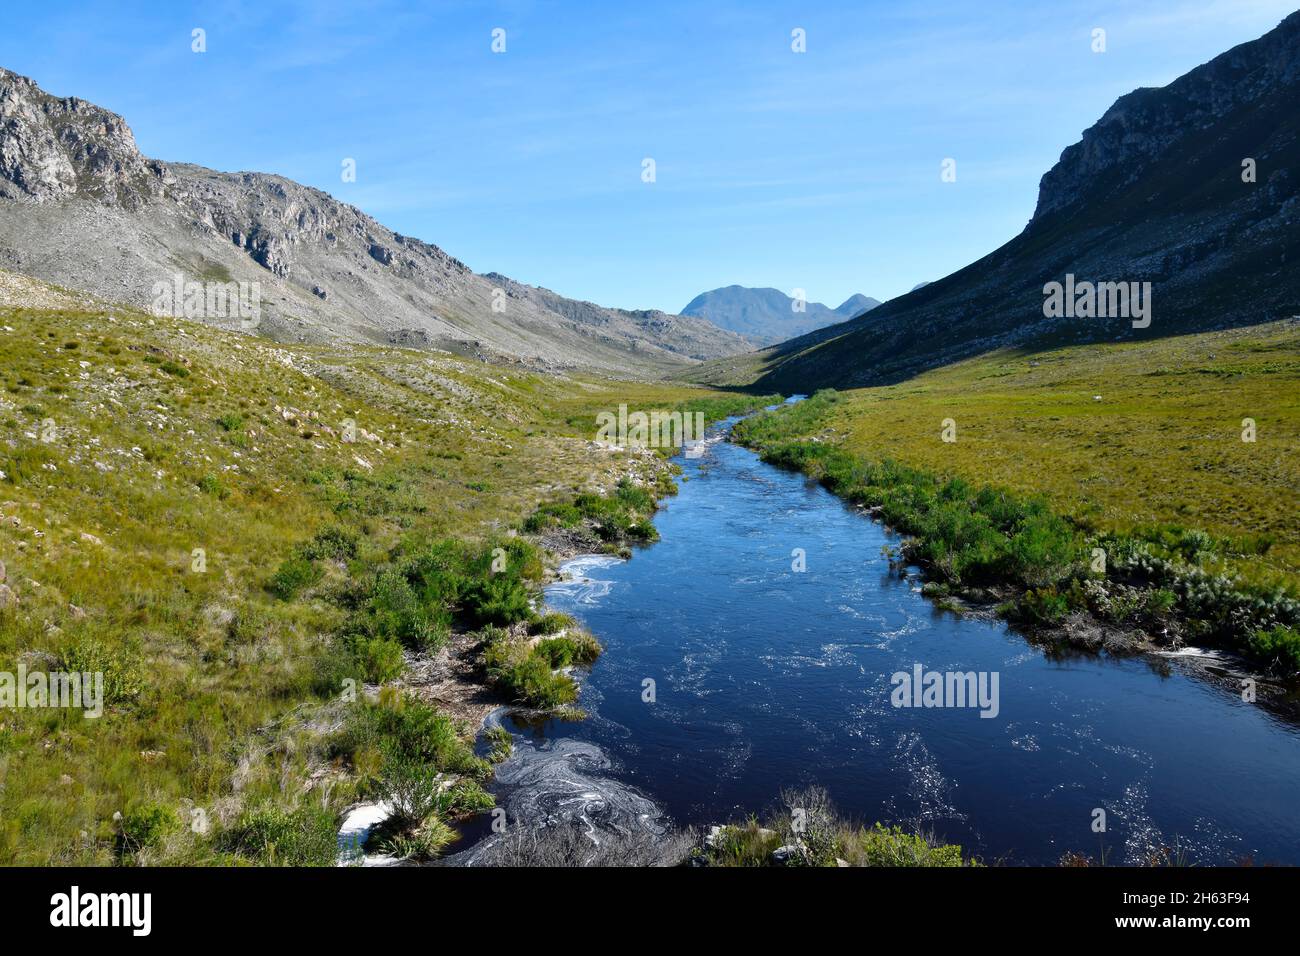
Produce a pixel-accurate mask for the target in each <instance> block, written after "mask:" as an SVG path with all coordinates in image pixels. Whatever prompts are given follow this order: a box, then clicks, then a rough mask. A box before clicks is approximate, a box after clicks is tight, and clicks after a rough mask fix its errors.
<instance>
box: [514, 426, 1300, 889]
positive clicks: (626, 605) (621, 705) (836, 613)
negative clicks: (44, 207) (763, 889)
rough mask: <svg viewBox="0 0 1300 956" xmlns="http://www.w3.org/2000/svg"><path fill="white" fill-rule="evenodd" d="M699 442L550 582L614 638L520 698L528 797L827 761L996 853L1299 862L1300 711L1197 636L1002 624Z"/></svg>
mask: <svg viewBox="0 0 1300 956" xmlns="http://www.w3.org/2000/svg"><path fill="white" fill-rule="evenodd" d="M682 464H683V467H684V469H685V476H686V478H687V480H686V481H684V482H681V493H680V494H679V495H678V496H677V497H676V498H671V499H667V501H666V502H665V505H666V507H665V508H664V510H663V511H662V512H661V513H660V514H659V515H658V517H657V518H656V521H655V524H656V525H657V526H658V528H659V531H660V534H661V535H662V541H661V542H659V543H658V544H655V545H653V546H652V547H649V548H646V549H643V550H641V551H638V552H637V554H636V555H635V557H634V558H633V559H632V560H631V561H627V562H613V561H610V560H608V559H579V561H577V562H575V563H573V564H571V565H570V566H569V567H568V570H569V572H570V574H571V575H572V576H574V577H576V579H577V580H574V581H570V582H568V583H563V584H558V585H555V586H553V587H551V588H549V589H548V591H547V602H548V604H549V605H551V606H552V607H554V608H556V609H559V610H563V611H567V612H569V613H571V614H574V615H575V616H577V617H578V618H579V619H581V620H582V621H583V622H584V623H585V624H586V625H587V626H588V627H589V628H590V629H591V630H592V631H593V632H595V633H596V634H597V635H599V636H600V638H601V639H602V641H603V642H604V644H605V647H606V651H605V654H604V656H603V657H602V658H601V659H600V661H599V662H598V663H597V664H596V665H595V667H594V668H593V669H592V671H591V673H590V675H589V676H588V677H587V678H586V681H585V684H584V688H583V693H582V705H583V706H584V707H585V708H586V709H587V711H588V712H589V715H590V716H589V719H588V720H586V721H583V722H580V723H566V722H558V721H552V722H549V723H547V724H546V725H544V726H543V727H542V728H540V729H539V728H524V727H520V726H518V725H517V724H514V723H513V722H512V721H510V720H509V719H508V718H507V719H506V724H507V726H508V727H510V728H511V729H512V730H514V731H515V732H516V733H517V734H518V735H519V736H518V738H517V741H516V757H515V758H513V759H512V761H510V762H508V763H507V764H506V765H504V766H503V768H502V770H503V779H505V781H506V784H505V786H504V791H505V800H504V805H505V806H506V807H507V809H508V810H509V812H510V814H511V816H512V818H513V817H523V818H533V819H537V818H539V817H540V816H541V815H545V814H550V815H552V816H554V815H555V814H556V813H557V812H560V813H561V815H562V813H563V812H564V811H565V809H566V808H567V810H568V811H570V812H575V813H577V814H578V815H579V816H580V817H584V819H586V818H590V819H591V820H593V821H595V822H596V823H597V824H599V823H601V822H602V820H603V822H605V823H608V822H610V820H613V821H614V825H617V822H618V818H619V816H620V814H621V815H622V818H623V822H624V824H627V825H634V823H635V821H638V820H639V821H641V822H643V823H644V822H649V823H650V824H652V825H659V824H662V823H663V822H665V820H666V819H670V820H672V821H674V822H676V823H678V824H694V825H705V824H709V823H716V822H725V821H727V820H737V819H741V818H743V817H744V816H746V815H747V814H749V813H751V812H760V813H761V812H762V811H763V810H765V809H767V808H769V807H771V806H772V805H773V804H774V802H775V799H776V797H777V795H778V793H779V791H780V790H781V789H782V788H783V787H791V786H798V785H805V784H812V783H816V784H820V785H822V786H824V787H825V788H827V790H829V792H830V795H831V798H832V799H833V800H834V802H835V803H836V805H837V806H838V807H839V809H840V810H841V811H842V812H843V813H845V814H846V815H848V816H851V817H853V818H855V819H859V820H862V821H875V820H881V821H886V822H898V823H902V824H905V825H910V826H920V827H923V828H925V829H927V830H931V831H933V832H934V833H935V834H937V835H938V836H939V837H941V838H943V839H944V840H947V841H950V842H956V843H960V844H961V845H962V846H963V847H965V848H967V849H968V850H969V851H971V852H974V853H977V854H979V855H981V856H982V857H983V858H984V859H985V860H986V861H988V862H994V861H1004V862H1015V863H1054V862H1056V861H1057V860H1058V859H1059V858H1060V856H1061V855H1062V853H1063V852H1065V851H1067V850H1077V851H1082V852H1085V853H1088V854H1090V855H1091V856H1093V857H1094V858H1096V857H1097V856H1098V855H1099V854H1100V853H1102V852H1104V853H1105V854H1106V858H1107V860H1108V861H1109V862H1111V863H1120V864H1123V863H1140V862H1143V861H1145V860H1147V859H1148V858H1149V856H1150V854H1151V853H1152V851H1154V850H1156V849H1158V848H1161V847H1168V848H1171V849H1174V850H1176V851H1178V852H1179V853H1180V854H1181V855H1182V858H1183V859H1185V860H1186V861H1188V862H1194V863H1234V862H1238V861H1240V860H1242V859H1243V858H1253V859H1254V860H1255V861H1256V862H1261V863H1262V862H1280V863H1290V864H1296V863H1300V815H1297V812H1296V810H1297V806H1298V805H1300V740H1298V736H1300V735H1298V734H1297V730H1296V728H1295V727H1294V726H1293V725H1291V724H1288V723H1287V722H1285V721H1283V720H1281V719H1279V718H1276V717H1274V716H1271V715H1270V714H1269V713H1268V712H1267V711H1265V710H1264V709H1263V708H1262V707H1260V706H1258V705H1255V704H1248V703H1244V702H1243V701H1242V700H1241V699H1240V696H1239V695H1237V694H1235V693H1233V691H1232V690H1231V689H1230V688H1226V689H1225V687H1224V686H1222V685H1216V684H1215V683H1213V682H1211V681H1207V680H1205V679H1203V678H1202V677H1199V676H1198V671H1197V669H1196V668H1195V667H1193V666H1191V663H1190V662H1189V661H1188V660H1186V659H1162V660H1156V661H1152V660H1134V659H1129V660H1116V659H1106V658H1097V657H1076V658H1074V659H1069V660H1051V659H1049V658H1048V657H1047V656H1045V654H1044V653H1043V652H1042V651H1040V650H1038V649H1036V648H1034V647H1032V646H1030V645H1029V644H1027V643H1026V642H1025V640H1024V639H1023V638H1022V637H1020V636H1018V635H1016V634H1014V633H1012V632H1010V631H1008V630H1007V628H1006V627H1005V626H1003V625H1001V624H998V623H988V622H983V621H977V620H971V619H968V618H967V619H962V618H958V617H956V616H954V615H952V614H950V613H948V612H943V611H939V610H936V609H935V608H934V607H933V605H932V604H931V603H930V602H928V601H927V600H925V599H924V598H922V597H921V596H920V595H919V594H918V593H917V592H916V587H917V586H916V584H915V582H914V581H900V580H899V578H898V577H897V576H892V575H891V574H890V573H889V569H888V564H887V562H886V560H885V559H884V558H883V557H882V555H881V548H882V546H883V545H886V544H892V543H896V539H894V538H892V537H891V536H890V535H888V534H887V533H886V532H885V531H884V530H883V529H882V528H881V527H880V526H879V525H878V524H875V523H873V522H872V521H871V520H869V519H868V518H866V517H864V516H862V515H860V514H858V513H856V512H855V511H854V510H852V509H851V508H849V507H847V506H846V505H845V504H843V503H842V502H841V501H840V500H838V499H836V498H835V497H834V496H832V495H830V494H829V493H828V492H826V491H825V490H823V489H821V488H819V487H817V486H816V485H815V484H813V483H810V482H809V481H807V480H806V479H805V478H804V477H802V476H800V475H798V474H794V473H790V472H786V471H782V470H778V469H776V468H774V467H771V466H769V465H766V464H763V463H762V462H760V461H759V460H758V459H757V457H756V456H755V455H754V454H752V453H751V452H749V451H747V450H745V449H742V448H740V447H738V446H735V445H732V444H730V443H726V442H721V443H717V444H711V445H710V446H709V448H708V450H707V452H706V453H705V455H704V456H703V457H702V458H701V459H699V460H687V461H683V462H682ZM795 548H802V549H803V550H804V552H805V553H806V567H807V570H806V571H805V572H803V573H796V572H794V571H793V570H792V561H793V560H794V558H793V557H792V554H791V552H792V550H793V549H795ZM916 664H921V665H923V666H924V668H925V670H927V671H929V670H934V671H940V672H944V671H960V672H966V671H975V672H988V673H990V674H991V673H994V672H996V674H997V675H998V690H999V712H998V714H997V716H996V717H993V718H982V717H980V715H979V711H978V710H977V709H974V708H955V707H945V708H896V707H894V706H892V705H891V699H890V698H891V691H892V689H893V688H892V686H891V682H890V678H891V675H893V674H895V673H896V672H899V671H906V672H909V673H910V672H912V670H913V668H914V666H915V665H916ZM646 679H650V680H653V681H654V691H655V700H654V702H653V703H648V702H646V701H645V700H643V696H644V688H645V684H644V681H645V680H646ZM529 778H537V779H542V780H545V781H548V782H547V783H545V784H543V785H540V786H532V787H529V786H527V785H524V784H522V783H521V781H527V780H528V779H529ZM512 781H513V782H514V783H513V785H512V783H511V782H512ZM534 782H536V781H534ZM643 797H648V798H649V799H650V800H652V801H654V804H653V805H648V804H647V802H646V801H645V800H644V799H643ZM656 805H657V807H656ZM1096 808H1102V809H1104V810H1105V811H1106V814H1107V821H1106V822H1107V831H1106V832H1105V833H1104V834H1097V833H1095V832H1093V829H1092V824H1093V819H1094V810H1095V809H1096ZM584 815H585V816H584Z"/></svg>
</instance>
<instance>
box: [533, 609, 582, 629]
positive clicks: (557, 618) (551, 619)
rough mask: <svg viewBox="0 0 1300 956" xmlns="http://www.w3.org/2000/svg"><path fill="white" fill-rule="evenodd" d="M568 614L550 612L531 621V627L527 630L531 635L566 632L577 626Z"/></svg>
mask: <svg viewBox="0 0 1300 956" xmlns="http://www.w3.org/2000/svg"><path fill="white" fill-rule="evenodd" d="M577 623H578V622H577V621H575V620H574V619H573V618H572V617H570V616H569V615H568V614H562V613H560V612H559V611H551V612H549V613H547V614H543V615H541V616H540V617H539V618H537V620H535V621H533V623H532V626H531V627H530V628H529V629H528V630H529V633H531V634H558V633H560V632H561V631H564V630H568V629H569V628H571V627H575V626H576V625H577Z"/></svg>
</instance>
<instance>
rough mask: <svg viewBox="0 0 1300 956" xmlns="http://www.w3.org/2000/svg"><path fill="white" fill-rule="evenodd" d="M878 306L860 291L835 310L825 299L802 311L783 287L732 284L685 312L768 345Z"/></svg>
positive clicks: (693, 302) (695, 302)
mask: <svg viewBox="0 0 1300 956" xmlns="http://www.w3.org/2000/svg"><path fill="white" fill-rule="evenodd" d="M878 305H880V302H878V301H877V300H876V299H873V298H871V297H869V296H865V295H863V294H862V293H861V292H858V293H855V294H854V295H851V296H849V297H848V298H847V299H845V300H844V302H842V303H841V304H840V305H839V306H838V307H836V308H834V309H832V308H831V307H830V306H828V305H824V304H822V303H821V302H805V303H803V306H804V307H803V309H802V310H798V309H796V308H795V300H794V299H793V298H792V297H791V296H789V295H786V294H785V293H784V292H782V291H781V290H780V289H773V288H771V287H764V288H750V287H748V286H742V285H728V286H723V287H722V288H719V289H712V290H710V291H709V292H702V293H700V294H699V295H697V296H696V297H695V298H694V299H692V300H691V301H690V302H688V303H687V304H686V307H685V308H683V309H682V315H693V316H698V317H700V318H703V319H708V320H709V321H710V322H712V323H713V324H714V325H717V326H719V327H720V328H724V329H727V330H729V331H731V332H735V333H736V334H738V335H743V336H745V337H746V338H748V339H752V340H753V341H755V342H758V343H760V344H764V345H766V344H771V343H774V342H781V341H784V340H786V339H791V338H795V337H797V336H800V335H805V334H807V333H808V332H812V331H814V330H816V329H821V328H825V327H826V326H828V325H834V324H835V323H837V322H843V321H845V320H846V319H852V318H855V317H857V316H859V315H861V314H862V313H864V312H867V311H869V310H871V309H874V308H875V307H876V306H878Z"/></svg>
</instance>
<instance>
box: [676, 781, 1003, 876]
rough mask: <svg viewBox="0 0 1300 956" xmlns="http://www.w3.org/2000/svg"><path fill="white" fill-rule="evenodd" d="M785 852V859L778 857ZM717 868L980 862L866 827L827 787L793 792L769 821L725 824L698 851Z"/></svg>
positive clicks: (923, 840)
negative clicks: (845, 812) (838, 805)
mask: <svg viewBox="0 0 1300 956" xmlns="http://www.w3.org/2000/svg"><path fill="white" fill-rule="evenodd" d="M778 850H783V851H784V860H781V859H780V858H779V857H777V856H776V853H777V851H778ZM697 853H699V854H700V855H702V856H703V857H704V859H705V861H707V862H708V864H709V865H711V866H724V867H764V866H776V865H784V866H844V865H847V866H889V867H894V866H898V867H903V866H906V867H918V866H921V867H960V866H978V865H979V864H978V862H977V861H974V860H971V859H969V858H967V857H964V856H963V854H962V849H961V847H960V846H956V845H953V844H943V843H940V842H938V841H936V840H933V839H931V838H929V837H927V836H925V835H922V834H919V833H915V832H911V831H907V830H904V829H902V828H901V827H896V826H895V827H886V826H883V825H882V824H879V823H877V824H874V825H872V826H870V827H863V826H859V825H857V824H854V823H852V822H850V821H848V820H845V819H843V818H842V817H840V816H839V814H838V813H837V812H836V810H835V808H834V806H833V805H832V804H831V802H830V799H829V797H828V796H827V794H826V791H824V790H822V789H821V788H818V787H811V788H808V789H805V790H798V791H796V790H787V791H785V792H783V793H782V794H781V799H780V801H779V806H778V808H777V809H776V810H775V811H773V813H771V814H770V815H769V816H768V817H767V818H766V819H765V820H763V821H762V822H760V820H759V819H758V818H757V817H750V818H749V819H748V820H746V821H745V822H744V823H740V824H731V825H728V826H725V827H722V828H721V830H720V832H718V833H717V834H716V836H715V837H714V839H713V840H711V841H709V842H706V844H705V845H704V846H702V847H700V848H699V850H697Z"/></svg>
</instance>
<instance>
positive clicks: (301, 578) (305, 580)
mask: <svg viewBox="0 0 1300 956" xmlns="http://www.w3.org/2000/svg"><path fill="white" fill-rule="evenodd" d="M322 574H323V572H322V571H321V569H320V568H319V567H317V566H316V563H315V562H314V561H310V560H308V559H307V558H304V557H299V556H294V557H291V558H286V559H285V560H284V561H283V562H282V563H281V564H280V567H279V568H277V569H276V572H275V574H273V575H271V580H270V582H269V583H268V584H267V589H268V590H269V591H270V592H271V593H272V594H274V595H275V596H276V597H278V598H280V599H281V600H284V601H291V600H293V599H294V598H295V597H296V596H297V595H298V592H299V591H301V590H302V589H303V588H305V587H310V586H311V585H313V584H315V583H316V582H317V581H319V580H320V579H321V577H322Z"/></svg>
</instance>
